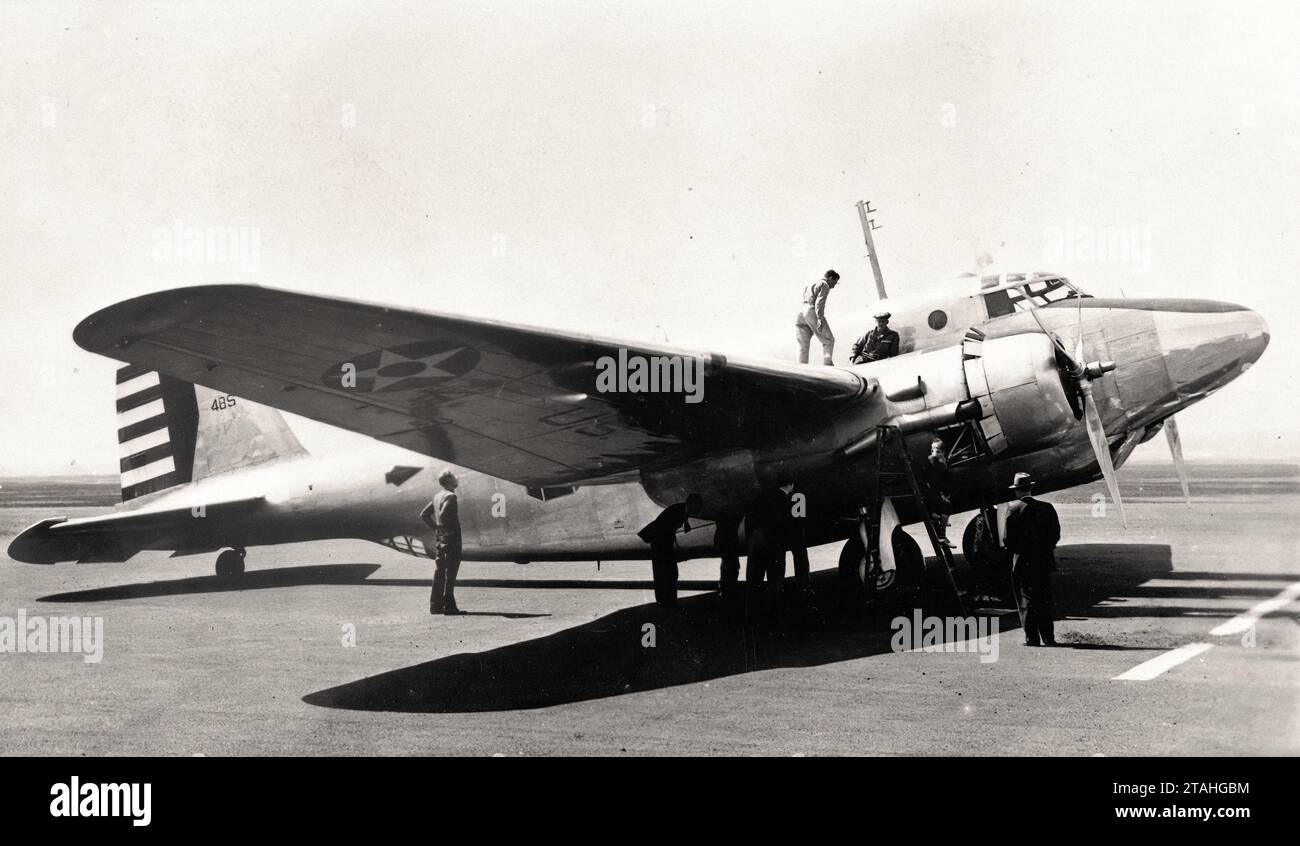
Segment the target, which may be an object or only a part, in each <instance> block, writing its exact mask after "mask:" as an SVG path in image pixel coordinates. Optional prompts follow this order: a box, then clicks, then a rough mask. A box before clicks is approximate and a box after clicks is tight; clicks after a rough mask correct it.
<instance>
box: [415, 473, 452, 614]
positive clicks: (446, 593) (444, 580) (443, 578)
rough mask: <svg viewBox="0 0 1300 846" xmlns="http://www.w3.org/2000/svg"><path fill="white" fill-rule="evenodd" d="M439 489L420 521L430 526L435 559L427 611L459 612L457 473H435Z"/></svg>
mask: <svg viewBox="0 0 1300 846" xmlns="http://www.w3.org/2000/svg"><path fill="white" fill-rule="evenodd" d="M438 484H440V485H442V490H440V491H438V492H437V493H436V494H434V495H433V501H431V502H430V503H429V504H428V505H426V506H424V510H423V511H421V512H420V520H421V521H423V522H424V524H425V525H426V526H428V527H429V528H430V529H433V533H434V546H433V549H434V553H433V560H434V562H435V566H434V571H433V591H432V593H431V594H430V596H429V613H430V614H459V613H460V609H459V608H457V607H456V573H457V572H459V571H460V553H461V542H460V505H459V504H458V502H457V500H456V486H457V485H458V484H459V483H458V482H457V481H456V476H455V474H453V473H452V472H451V471H450V470H444V471H442V473H441V474H439V476H438Z"/></svg>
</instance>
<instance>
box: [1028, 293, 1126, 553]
mask: <svg viewBox="0 0 1300 846" xmlns="http://www.w3.org/2000/svg"><path fill="white" fill-rule="evenodd" d="M1077 310H1078V314H1079V319H1078V329H1077V341H1076V342H1075V346H1074V354H1073V355H1071V354H1070V353H1068V352H1067V351H1066V349H1065V345H1064V344H1062V343H1061V340H1060V338H1058V337H1056V335H1055V334H1053V333H1051V332H1048V331H1047V327H1045V326H1043V321H1042V320H1040V319H1039V317H1038V314H1037V311H1038V310H1037V309H1036V308H1030V310H1029V311H1030V314H1033V315H1034V320H1035V321H1036V322H1037V323H1038V328H1040V329H1042V330H1043V334H1045V335H1047V337H1049V338H1051V339H1052V343H1053V344H1054V345H1056V349H1057V351H1058V352H1059V353H1060V355H1059V356H1058V357H1057V361H1058V363H1059V365H1060V366H1061V368H1062V370H1063V371H1064V374H1065V376H1066V377H1067V378H1068V379H1069V381H1070V382H1071V383H1072V385H1073V387H1074V391H1075V396H1076V398H1077V399H1078V401H1079V405H1080V408H1079V409H1077V410H1076V413H1077V412H1079V411H1081V412H1082V415H1081V416H1082V418H1083V422H1084V427H1085V428H1086V429H1087V431H1088V442H1089V443H1091V444H1092V453H1093V455H1094V456H1096V458H1097V466H1098V467H1100V468H1101V475H1102V478H1103V479H1105V480H1106V490H1107V491H1109V492H1110V498H1111V500H1112V501H1113V502H1114V503H1115V508H1116V509H1118V511H1119V519H1120V523H1122V524H1123V526H1124V528H1126V529H1127V528H1128V517H1127V516H1126V515H1125V514H1124V500H1122V499H1120V496H1119V479H1118V478H1116V476H1115V463H1114V462H1113V461H1112V460H1111V457H1110V443H1109V442H1108V441H1107V440H1106V427H1105V425H1104V424H1103V423H1102V422H1101V413H1100V412H1099V411H1097V403H1096V400H1095V399H1094V398H1093V394H1092V383H1093V381H1094V380H1096V379H1100V378H1101V377H1102V376H1104V375H1106V374H1107V373H1109V372H1111V371H1112V370H1114V369H1115V362H1113V361H1090V362H1086V363H1085V361H1084V357H1083V354H1084V353H1083V299H1082V298H1080V299H1079V306H1078V309H1077Z"/></svg>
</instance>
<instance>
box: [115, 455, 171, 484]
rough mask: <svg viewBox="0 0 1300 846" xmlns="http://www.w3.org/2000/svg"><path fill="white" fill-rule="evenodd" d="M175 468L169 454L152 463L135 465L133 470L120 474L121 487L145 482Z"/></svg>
mask: <svg viewBox="0 0 1300 846" xmlns="http://www.w3.org/2000/svg"><path fill="white" fill-rule="evenodd" d="M175 469H176V462H174V461H172V457H171V456H170V455H169V456H167V457H166V458H160V459H159V460H157V461H155V462H153V463H152V464H146V465H145V466H143V467H137V468H135V469H134V470H128V471H126V472H125V473H123V474H122V487H124V488H129V487H131V485H136V484H139V483H140V482H147V481H149V480H150V479H157V478H158V477H159V476H161V475H163V474H164V473H170V472H172V471H173V470H175Z"/></svg>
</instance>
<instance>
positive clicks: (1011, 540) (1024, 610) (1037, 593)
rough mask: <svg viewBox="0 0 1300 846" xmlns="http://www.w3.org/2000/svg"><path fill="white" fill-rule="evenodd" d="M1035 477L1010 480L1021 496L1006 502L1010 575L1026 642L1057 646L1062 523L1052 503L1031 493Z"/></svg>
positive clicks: (1025, 475)
mask: <svg viewBox="0 0 1300 846" xmlns="http://www.w3.org/2000/svg"><path fill="white" fill-rule="evenodd" d="M1033 488H1034V480H1033V479H1032V478H1031V477H1030V475H1029V474H1028V473H1017V474H1016V476H1015V479H1014V481H1013V482H1012V484H1011V489H1012V490H1013V491H1015V494H1016V496H1017V497H1018V499H1017V500H1016V501H1015V502H1012V503H1011V504H1010V505H1008V506H1007V536H1006V546H1007V550H1008V551H1009V552H1010V553H1011V555H1012V559H1011V578H1012V580H1013V581H1014V582H1015V586H1016V604H1017V605H1018V606H1019V607H1020V623H1021V627H1022V628H1023V629H1024V631H1025V645H1026V646H1038V645H1039V640H1040V639H1041V640H1042V644H1043V645H1044V646H1056V634H1055V632H1054V631H1053V627H1052V571H1053V570H1055V569H1056V553H1055V549H1056V544H1057V542H1058V541H1060V539H1061V523H1060V520H1059V519H1058V518H1057V516H1056V509H1055V508H1053V507H1052V505H1051V504H1050V503H1047V502H1042V501H1041V500H1037V499H1034V498H1033V497H1032V496H1030V493H1032V492H1033Z"/></svg>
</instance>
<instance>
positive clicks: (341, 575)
mask: <svg viewBox="0 0 1300 846" xmlns="http://www.w3.org/2000/svg"><path fill="white" fill-rule="evenodd" d="M379 568H380V565H378V564H315V565H309V566H303V567H275V568H270V569H266V570H248V571H245V572H244V573H241V574H240V575H238V576H190V577H187V578H183V579H164V580H162V581H157V582H136V583H134V584H126V585H111V586H109V587H102V588H87V589H85V590H75V591H68V592H65V593H53V594H50V595H49V596H42V597H38V598H37V600H36V601H37V602H111V601H113V600H118V599H151V598H157V597H163V596H188V595H191V594H200V593H229V592H238V591H243V590H266V589H268V588H292V587H306V586H310V585H366V586H378V587H422V588H428V587H429V581H430V579H429V578H423V579H382V578H381V579H372V578H370V576H371V575H373V574H374V573H375V572H376V571H377V570H379ZM456 586H457V587H459V588H511V589H514V590H519V589H524V590H653V589H654V582H652V581H650V580H649V579H644V580H636V579H620V580H617V581H598V580H590V581H588V580H582V579H457V580H456ZM717 587H718V583H717V582H713V581H699V580H696V581H683V582H680V583H678V589H679V590H683V591H698V590H716V589H717ZM536 616H545V615H536Z"/></svg>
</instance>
